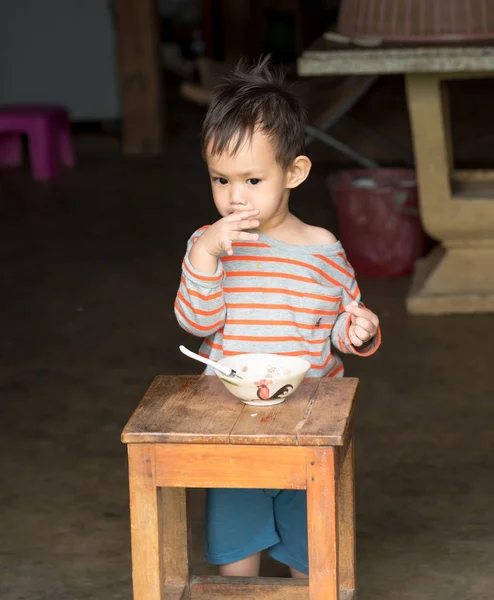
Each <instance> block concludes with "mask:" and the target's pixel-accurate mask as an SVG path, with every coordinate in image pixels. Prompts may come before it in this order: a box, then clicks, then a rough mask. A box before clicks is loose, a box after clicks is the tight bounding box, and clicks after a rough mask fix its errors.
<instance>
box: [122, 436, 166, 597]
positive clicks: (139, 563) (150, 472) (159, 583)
mask: <svg viewBox="0 0 494 600" xmlns="http://www.w3.org/2000/svg"><path fill="white" fill-rule="evenodd" d="M128 453H129V486H130V530H131V541H132V583H133V589H134V600H165V596H164V585H163V581H164V578H163V557H162V551H161V540H160V537H161V536H160V528H159V504H158V490H157V488H156V486H155V481H154V449H153V448H152V447H150V446H146V445H143V444H129V445H128Z"/></svg>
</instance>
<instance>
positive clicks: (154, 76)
mask: <svg viewBox="0 0 494 600" xmlns="http://www.w3.org/2000/svg"><path fill="white" fill-rule="evenodd" d="M156 2H157V0H118V2H117V37H118V49H119V52H118V53H119V65H120V90H121V95H122V114H123V117H122V120H123V151H124V153H125V154H133V155H156V154H160V153H161V152H162V151H163V149H164V100H163V76H162V72H163V70H162V66H161V60H160V41H159V18H158V10H157V5H156Z"/></svg>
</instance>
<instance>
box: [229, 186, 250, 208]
mask: <svg viewBox="0 0 494 600" xmlns="http://www.w3.org/2000/svg"><path fill="white" fill-rule="evenodd" d="M230 204H231V205H232V206H245V205H246V202H245V199H244V197H243V194H242V192H241V190H239V189H238V188H237V189H235V188H234V189H232V192H231V196H230Z"/></svg>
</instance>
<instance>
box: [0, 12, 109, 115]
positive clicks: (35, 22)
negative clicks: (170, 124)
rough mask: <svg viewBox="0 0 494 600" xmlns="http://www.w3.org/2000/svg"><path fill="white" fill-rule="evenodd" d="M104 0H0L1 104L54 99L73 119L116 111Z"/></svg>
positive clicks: (107, 17) (107, 16)
mask: <svg viewBox="0 0 494 600" xmlns="http://www.w3.org/2000/svg"><path fill="white" fill-rule="evenodd" d="M114 38H115V36H114V30H113V23H112V20H111V15H110V12H109V10H108V5H107V3H106V2H105V0H0V103H1V104H5V103H13V102H53V103H60V104H64V105H66V106H67V107H68V108H69V109H70V111H71V114H72V118H73V119H74V120H80V121H84V120H103V119H114V118H116V117H118V115H119V103H118V87H117V86H118V81H117V71H116V55H115V39H114Z"/></svg>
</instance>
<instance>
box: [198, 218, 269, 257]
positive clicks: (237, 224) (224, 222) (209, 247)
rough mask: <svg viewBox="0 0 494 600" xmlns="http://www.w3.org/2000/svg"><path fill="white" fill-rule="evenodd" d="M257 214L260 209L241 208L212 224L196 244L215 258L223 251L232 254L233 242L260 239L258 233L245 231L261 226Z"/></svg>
mask: <svg viewBox="0 0 494 600" xmlns="http://www.w3.org/2000/svg"><path fill="white" fill-rule="evenodd" d="M257 214H259V211H258V210H240V211H237V212H234V213H232V214H231V215H228V216H227V217H223V218H222V219H220V220H219V221H216V223H214V224H213V225H211V226H210V227H209V228H208V229H207V230H206V231H205V232H204V233H203V234H202V235H201V237H200V238H199V239H198V240H197V242H196V243H195V244H194V245H198V246H199V247H200V248H202V249H203V250H205V251H206V252H207V253H208V254H209V255H210V256H214V257H215V258H217V257H218V256H219V255H220V254H223V252H226V253H227V254H228V256H232V254H233V246H232V242H236V241H240V240H243V241H256V240H258V239H259V235H258V234H257V233H247V231H244V230H245V229H255V228H256V227H259V221H258V219H256V218H255V216H256V215H257Z"/></svg>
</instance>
